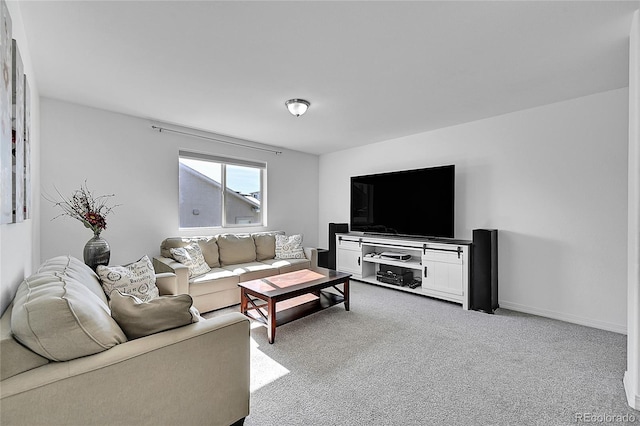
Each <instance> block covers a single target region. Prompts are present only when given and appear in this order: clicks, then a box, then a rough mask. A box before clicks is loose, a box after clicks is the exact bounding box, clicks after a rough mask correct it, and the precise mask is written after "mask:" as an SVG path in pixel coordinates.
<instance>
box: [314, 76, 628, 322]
mask: <svg viewBox="0 0 640 426" xmlns="http://www.w3.org/2000/svg"><path fill="white" fill-rule="evenodd" d="M627 92H628V91H627V89H626V88H625V89H619V90H614V91H609V92H605V93H600V94H596V95H592V96H588V97H584V98H579V99H575V100H571V101H567V102H561V103H557V104H552V105H546V106H543V107H539V108H535V109H530V110H526V111H520V112H516V113H511V114H507V115H503V116H498V117H493V118H490V119H486V120H481V121H476V122H472V123H467V124H463V125H459V126H454V127H449V128H444V129H440V130H436V131H432V132H427V133H422V134H417V135H413V136H409V137H404V138H400V139H395V140H389V141H385V142H382V143H378V144H374V145H369V146H366V147H362V148H356V149H351V150H345V151H341V152H335V153H331V154H328V155H323V156H321V158H320V180H319V182H320V215H319V235H320V245H321V246H324V247H327V246H328V244H327V238H328V236H327V234H328V231H327V224H328V223H329V222H348V221H349V177H350V176H352V175H360V174H367V173H377V172H386V171H393V170H402V169H412V168H420V167H429V166H436V165H445V164H455V165H456V215H455V223H456V224H455V236H456V238H460V239H471V231H472V230H473V229H475V228H497V229H499V231H500V232H499V262H498V263H499V292H498V293H499V303H500V306H501V307H503V308H511V309H514V310H520V311H524V312H530V313H535V314H539V315H543V316H548V317H553V318H558V319H562V320H566V321H571V322H576V323H581V324H585V325H589V326H593V327H598V328H603V329H607V330H613V331H618V332H625V331H626V297H627V284H626V283H627V275H626V266H627V262H626V257H627V253H626V245H627V235H626V232H627V129H628V101H627ZM416 195H417V196H416V199H414V200H396V201H397V202H398V208H399V209H400V208H410V207H411V204H412V203H416V202H420V196H423V197H424V199H426V200H427V201H428V194H422V195H421V194H420V188H419V187H417V188H416ZM390 202H393V200H390Z"/></svg>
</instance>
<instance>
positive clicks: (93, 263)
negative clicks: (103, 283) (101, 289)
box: [83, 235, 111, 271]
mask: <svg viewBox="0 0 640 426" xmlns="http://www.w3.org/2000/svg"><path fill="white" fill-rule="evenodd" d="M83 255H84V263H86V264H87V265H88V266H89V267H90V268H91V269H93V270H94V271H95V270H96V268H97V267H98V265H105V266H106V265H108V264H109V258H110V257H111V248H110V247H109V243H108V242H107V240H105V239H104V238H102V237H101V236H100V235H94V236H93V238H91V239H90V240H89V241H87V244H85V246H84V252H83Z"/></svg>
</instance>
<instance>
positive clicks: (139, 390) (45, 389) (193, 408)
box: [0, 312, 250, 425]
mask: <svg viewBox="0 0 640 426" xmlns="http://www.w3.org/2000/svg"><path fill="white" fill-rule="evenodd" d="M249 332H250V327H249V320H248V319H247V318H246V317H245V316H244V315H242V314H240V313H237V312H233V313H229V314H226V315H222V316H219V317H215V318H212V319H209V320H204V321H200V322H197V323H194V324H189V325H186V326H184V327H179V328H175V329H172V330H167V331H165V332H162V333H157V334H154V335H151V336H147V337H143V338H140V339H136V340H131V341H128V342H126V343H122V344H119V345H116V346H114V347H113V348H111V349H108V350H106V351H104V352H101V353H98V354H95V355H91V356H86V357H82V358H77V359H74V360H71V361H66V362H55V363H50V364H47V365H44V366H42V367H39V368H35V369H33V370H29V371H26V372H24V373H21V374H18V375H16V376H13V377H10V378H8V379H5V380H3V381H2V382H1V383H2V386H1V387H0V393H1V394H0V398H1V404H2V413H1V417H0V421H1V423H2V424H5V422H6V424H14V423H20V424H112V425H130V424H141V425H146V424H148V425H157V424H158V422H160V423H163V424H194V425H195V424H220V425H223V424H224V425H229V424H232V423H234V422H236V421H238V420H240V419H241V418H243V417H246V416H247V415H248V414H249V370H250V358H249V356H250V355H249V354H250V335H249ZM203 351H206V352H203ZM204 355H207V356H204ZM202 389H215V390H216V391H215V392H208V393H207V394H206V398H204V397H201V396H202V395H199V394H198V392H200V390H202ZM151 390H153V391H151ZM178 408H179V409H178ZM149 414H152V415H149Z"/></svg>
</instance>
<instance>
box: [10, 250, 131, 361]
mask: <svg viewBox="0 0 640 426" xmlns="http://www.w3.org/2000/svg"><path fill="white" fill-rule="evenodd" d="M79 280H83V281H79ZM89 280H90V281H91V282H90V281H89ZM96 287H97V288H99V289H100V291H99V293H98V294H96V292H95V288H96ZM11 331H12V332H13V335H14V336H15V338H16V339H17V340H18V341H19V342H20V343H22V344H23V345H25V346H26V347H28V348H29V349H31V350H32V351H33V352H35V353H37V354H39V355H41V356H43V357H45V358H47V359H50V360H53V361H67V360H70V359H74V358H79V357H82V356H86V355H92V354H95V353H98V352H102V351H105V350H107V349H109V348H111V347H113V346H115V345H117V344H119V343H123V342H125V341H126V340H127V338H126V336H125V334H124V333H123V332H122V330H121V329H120V327H119V326H118V324H117V323H116V321H115V320H114V319H113V318H111V311H110V309H109V306H108V305H107V303H106V297H105V295H104V293H103V292H102V288H101V287H100V283H99V281H98V277H97V276H96V274H95V273H94V272H93V271H92V270H91V268H89V267H88V266H87V265H85V264H84V263H82V262H80V261H79V260H78V259H75V258H73V257H71V256H60V257H58V258H54V259H52V260H50V261H47V262H45V264H44V265H43V266H42V267H41V268H40V269H39V270H38V272H36V273H35V274H33V275H31V276H30V277H28V278H26V279H25V280H24V281H23V282H22V283H21V284H20V285H19V286H18V290H17V292H16V296H15V298H14V300H13V311H12V313H11Z"/></svg>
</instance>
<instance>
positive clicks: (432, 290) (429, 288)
mask: <svg viewBox="0 0 640 426" xmlns="http://www.w3.org/2000/svg"><path fill="white" fill-rule="evenodd" d="M470 248H471V241H465V240H453V239H452V240H449V239H426V238H413V237H395V236H382V235H369V234H360V233H346V234H336V269H337V270H338V271H341V272H347V273H350V274H351V275H352V278H353V279H354V280H358V281H363V282H366V283H370V284H375V285H379V286H383V287H389V288H393V289H397V290H401V291H406V292H409V293H415V294H421V295H423V296H430V297H435V298H438V299H443V300H448V301H451V302H456V303H460V304H461V305H462V308H463V309H469V277H470V275H469V255H470ZM389 251H391V252H396V253H404V254H408V255H410V256H411V258H410V259H408V260H395V259H391V258H387V257H379V256H376V255H375V254H377V253H381V252H389ZM387 265H388V266H396V267H401V268H403V270H404V271H410V272H411V273H412V274H413V276H414V280H415V281H416V283H417V281H419V282H420V284H419V285H418V286H417V287H415V288H411V287H409V286H404V285H396V284H388V283H384V282H381V281H379V280H378V279H377V278H376V274H377V272H378V271H380V270H381V269H380V268H381V267H382V268H383V269H382V270H383V271H384V270H386V269H385V266H387ZM414 285H415V284H414Z"/></svg>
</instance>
